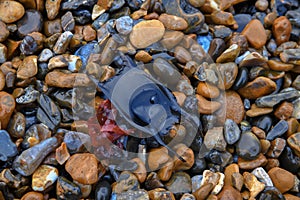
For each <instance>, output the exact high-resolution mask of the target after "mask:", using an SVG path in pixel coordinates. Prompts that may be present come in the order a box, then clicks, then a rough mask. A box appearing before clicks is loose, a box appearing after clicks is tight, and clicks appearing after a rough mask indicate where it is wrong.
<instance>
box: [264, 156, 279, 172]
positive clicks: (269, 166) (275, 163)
mask: <svg viewBox="0 0 300 200" xmlns="http://www.w3.org/2000/svg"><path fill="white" fill-rule="evenodd" d="M279 165H280V163H279V160H278V159H276V158H269V159H268V162H267V164H266V166H265V168H266V170H267V171H269V170H270V169H272V168H274V167H279Z"/></svg>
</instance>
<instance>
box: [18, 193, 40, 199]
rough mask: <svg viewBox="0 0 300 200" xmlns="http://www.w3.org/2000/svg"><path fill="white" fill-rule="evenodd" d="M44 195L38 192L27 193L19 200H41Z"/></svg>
mask: <svg viewBox="0 0 300 200" xmlns="http://www.w3.org/2000/svg"><path fill="white" fill-rule="evenodd" d="M43 199H44V195H43V194H41V193H39V192H27V193H26V194H25V195H24V196H23V197H22V198H21V200H43Z"/></svg>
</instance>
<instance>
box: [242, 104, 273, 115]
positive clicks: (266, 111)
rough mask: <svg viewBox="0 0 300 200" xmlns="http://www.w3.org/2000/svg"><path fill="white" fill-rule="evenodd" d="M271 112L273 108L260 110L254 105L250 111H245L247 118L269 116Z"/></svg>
mask: <svg viewBox="0 0 300 200" xmlns="http://www.w3.org/2000/svg"><path fill="white" fill-rule="evenodd" d="M272 111H273V108H260V107H257V106H256V104H255V103H254V104H252V105H251V109H250V110H247V112H246V115H247V116H248V117H257V116H261V115H265V114H269V113H271V112H272Z"/></svg>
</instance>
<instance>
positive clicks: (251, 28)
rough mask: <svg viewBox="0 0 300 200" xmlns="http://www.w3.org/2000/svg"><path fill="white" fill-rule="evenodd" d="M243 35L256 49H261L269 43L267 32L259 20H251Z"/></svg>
mask: <svg viewBox="0 0 300 200" xmlns="http://www.w3.org/2000/svg"><path fill="white" fill-rule="evenodd" d="M242 35H244V36H245V37H246V38H247V40H248V42H249V44H250V45H251V46H253V47H254V48H256V49H260V48H261V47H263V46H264V45H265V44H266V42H267V34H266V31H265V29H264V27H263V25H262V24H261V22H260V21H259V20H257V19H253V20H251V21H250V22H249V23H248V24H247V25H246V27H245V28H244V29H243V31H242Z"/></svg>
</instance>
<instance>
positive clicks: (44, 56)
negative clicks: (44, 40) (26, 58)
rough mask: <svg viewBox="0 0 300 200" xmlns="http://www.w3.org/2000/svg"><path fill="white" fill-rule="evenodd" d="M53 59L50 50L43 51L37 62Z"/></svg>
mask: <svg viewBox="0 0 300 200" xmlns="http://www.w3.org/2000/svg"><path fill="white" fill-rule="evenodd" d="M52 57H53V52H52V51H51V50H50V49H43V50H42V52H41V53H40V55H39V57H38V61H39V62H48V61H49V60H50V59H51V58H52Z"/></svg>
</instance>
